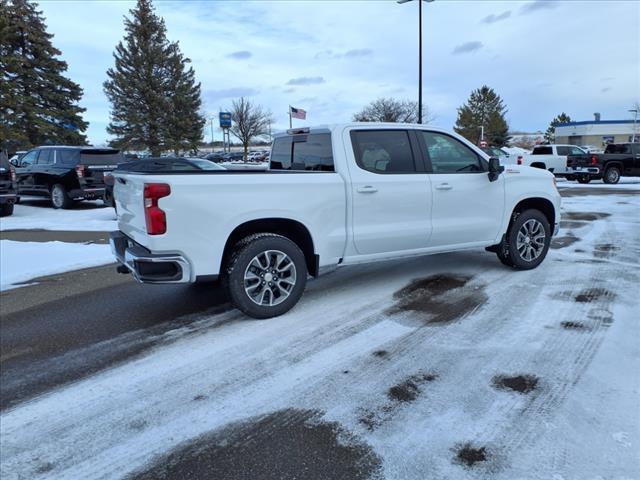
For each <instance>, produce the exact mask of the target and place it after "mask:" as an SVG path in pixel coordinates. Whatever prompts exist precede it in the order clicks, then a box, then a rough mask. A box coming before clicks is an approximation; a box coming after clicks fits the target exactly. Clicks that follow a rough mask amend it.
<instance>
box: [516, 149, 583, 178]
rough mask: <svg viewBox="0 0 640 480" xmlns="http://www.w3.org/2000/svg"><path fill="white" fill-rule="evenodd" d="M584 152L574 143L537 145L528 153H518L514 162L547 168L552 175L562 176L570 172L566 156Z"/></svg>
mask: <svg viewBox="0 0 640 480" xmlns="http://www.w3.org/2000/svg"><path fill="white" fill-rule="evenodd" d="M585 153H587V152H586V150H582V149H581V148H580V147H576V146H575V145H537V146H535V147H533V150H532V151H531V153H530V154H529V155H518V156H517V162H516V163H517V164H518V165H526V166H529V167H534V168H542V169H544V170H549V171H550V172H551V173H553V174H554V175H557V176H561V177H564V176H567V175H570V174H571V172H570V171H569V169H568V168H567V156H569V155H584V154H585Z"/></svg>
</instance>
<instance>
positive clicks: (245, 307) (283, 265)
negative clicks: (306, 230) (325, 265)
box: [223, 233, 307, 318]
mask: <svg viewBox="0 0 640 480" xmlns="http://www.w3.org/2000/svg"><path fill="white" fill-rule="evenodd" d="M223 281H224V284H225V286H226V288H227V291H228V294H229V298H230V299H231V303H232V304H233V305H234V306H235V307H236V308H238V309H239V310H241V311H242V312H244V313H246V314H247V315H249V316H250V317H253V318H271V317H277V316H278V315H282V314H284V313H286V312H288V311H289V310H290V309H291V308H293V306H294V305H295V304H296V303H298V300H300V297H301V296H302V293H303V292H304V288H305V285H306V283H307V264H306V261H305V257H304V254H303V253H302V251H301V250H300V248H299V247H298V245H296V244H295V243H294V242H292V241H291V240H289V239H288V238H286V237H283V236H281V235H275V234H271V233H261V234H256V235H251V236H250V237H247V238H245V239H243V240H241V241H240V242H238V244H237V245H236V248H235V250H234V252H233V253H232V254H231V257H230V259H229V261H228V262H227V264H226V268H225V272H224V277H223Z"/></svg>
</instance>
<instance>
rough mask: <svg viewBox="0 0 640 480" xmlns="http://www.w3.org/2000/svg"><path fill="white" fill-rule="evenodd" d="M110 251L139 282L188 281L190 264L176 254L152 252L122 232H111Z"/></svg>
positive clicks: (189, 279)
mask: <svg viewBox="0 0 640 480" xmlns="http://www.w3.org/2000/svg"><path fill="white" fill-rule="evenodd" d="M109 244H110V245H111V252H112V253H113V255H114V256H115V257H116V260H117V261H118V262H119V263H120V264H121V265H123V266H124V267H126V268H127V269H128V270H129V272H131V274H132V275H133V277H134V278H135V279H136V280H137V281H138V282H139V283H189V282H191V266H190V264H189V262H188V261H187V259H186V258H184V257H183V256H182V255H176V254H154V253H151V252H150V251H149V250H147V249H146V248H144V247H143V246H142V245H139V244H137V243H136V242H134V241H133V240H132V239H130V238H129V237H127V236H126V235H125V234H124V233H122V232H120V231H117V232H111V234H110V238H109Z"/></svg>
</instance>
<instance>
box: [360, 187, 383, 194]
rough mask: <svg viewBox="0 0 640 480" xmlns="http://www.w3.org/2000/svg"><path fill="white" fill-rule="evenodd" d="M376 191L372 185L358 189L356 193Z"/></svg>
mask: <svg viewBox="0 0 640 480" xmlns="http://www.w3.org/2000/svg"><path fill="white" fill-rule="evenodd" d="M377 191H378V189H377V188H376V187H374V186H372V185H365V186H364V187H359V188H358V193H376V192H377Z"/></svg>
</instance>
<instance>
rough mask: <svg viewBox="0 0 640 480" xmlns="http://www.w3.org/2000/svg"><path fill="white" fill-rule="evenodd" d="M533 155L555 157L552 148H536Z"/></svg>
mask: <svg viewBox="0 0 640 480" xmlns="http://www.w3.org/2000/svg"><path fill="white" fill-rule="evenodd" d="M531 155H553V149H552V148H551V147H550V146H544V147H535V148H534V149H533V152H531Z"/></svg>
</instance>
